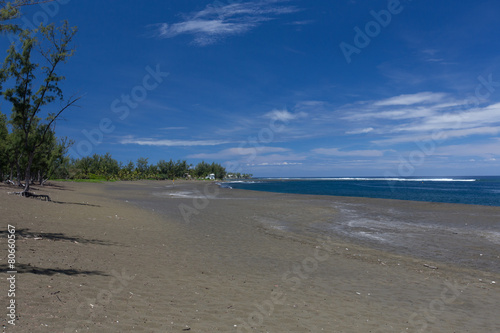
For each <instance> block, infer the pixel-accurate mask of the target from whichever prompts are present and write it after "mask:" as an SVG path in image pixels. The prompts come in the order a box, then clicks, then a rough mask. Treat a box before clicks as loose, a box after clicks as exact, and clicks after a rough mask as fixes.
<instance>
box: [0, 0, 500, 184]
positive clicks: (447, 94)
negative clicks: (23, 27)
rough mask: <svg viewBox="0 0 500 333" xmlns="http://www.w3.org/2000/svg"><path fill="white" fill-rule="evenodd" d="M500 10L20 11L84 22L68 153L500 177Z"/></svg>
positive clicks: (457, 4)
mask: <svg viewBox="0 0 500 333" xmlns="http://www.w3.org/2000/svg"><path fill="white" fill-rule="evenodd" d="M499 12H500V3H499V2H498V1H494V0H492V1H481V0H480V1H477V0H474V1H473V0H466V1H456V0H455V1H452V0H442V1H423V0H420V1H418V0H413V1H410V0H401V1H396V0H390V1H373V0H370V1H368V0H365V1H362V0H338V1H331V0H329V1H326V0H325V1H321V0H318V1H311V0H308V1H305V0H255V1H239V0H217V1H201V0H169V1H164V0H161V1H160V0H148V1H146V0H144V1H132V0H121V1H95V0H85V1H77V0H59V1H58V2H56V3H52V4H50V5H46V6H45V7H40V6H35V7H32V8H30V9H29V10H28V11H26V16H25V19H24V23H23V24H26V22H35V23H37V22H40V21H50V22H52V21H55V22H58V21H60V20H63V19H67V20H68V21H69V22H70V24H71V25H76V26H78V28H79V32H78V34H77V37H76V40H75V44H76V46H77V51H76V54H75V56H74V57H73V58H71V59H70V61H69V62H68V63H67V64H66V65H65V66H64V67H63V68H62V69H61V73H62V74H64V75H66V77H67V80H66V81H65V82H64V85H63V86H64V90H65V93H66V96H68V97H69V96H71V95H72V94H75V93H76V94H81V95H84V97H83V99H82V100H81V101H80V102H79V103H78V104H79V107H78V108H74V109H72V110H69V111H67V112H66V113H65V114H64V118H65V120H64V121H59V122H58V124H57V133H58V135H59V136H68V137H70V138H72V139H73V140H75V145H74V146H73V149H72V151H71V154H72V156H73V157H79V156H84V155H88V154H94V153H99V154H103V153H106V152H111V153H112V155H113V157H114V158H116V159H118V160H120V161H123V162H125V163H127V162H128V161H130V160H132V161H135V160H136V159H137V158H139V157H149V160H150V162H152V163H155V162H157V161H158V160H160V159H166V160H169V159H170V158H172V159H174V160H177V159H187V160H188V161H190V162H191V163H194V164H195V163H197V162H199V161H201V160H205V161H216V162H219V163H223V164H224V165H226V167H227V168H228V169H229V170H231V171H236V172H244V173H252V174H254V176H275V177H276V176H277V177H279V176H282V177H291V176H432V175H435V176H443V175H448V176H456V175H496V174H498V169H499V166H500V138H499V133H500V61H499V60H500V59H499V58H500V45H499V41H498V40H499V39H498V35H497V32H498V31H500V20H498V13H499ZM6 43H7V39H5V38H4V39H3V40H2V45H5V46H2V47H3V48H4V49H5V47H6ZM1 107H2V110H3V111H5V107H6V105H5V102H3V103H2V105H1Z"/></svg>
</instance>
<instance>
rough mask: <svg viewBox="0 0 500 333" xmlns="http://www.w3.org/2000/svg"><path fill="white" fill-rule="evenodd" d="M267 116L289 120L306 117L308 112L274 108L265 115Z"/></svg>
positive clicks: (273, 118) (284, 120) (279, 119)
mask: <svg viewBox="0 0 500 333" xmlns="http://www.w3.org/2000/svg"><path fill="white" fill-rule="evenodd" d="M264 117H265V118H270V119H272V120H277V121H282V122H289V121H290V120H294V119H299V118H305V117H307V113H305V112H298V113H290V112H288V111H287V110H273V111H271V112H268V113H266V114H265V115H264Z"/></svg>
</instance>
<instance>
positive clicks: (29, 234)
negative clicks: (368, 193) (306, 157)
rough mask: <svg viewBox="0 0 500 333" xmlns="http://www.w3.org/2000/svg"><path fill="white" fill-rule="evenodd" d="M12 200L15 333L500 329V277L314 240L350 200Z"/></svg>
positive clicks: (255, 196) (173, 189)
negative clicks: (312, 228)
mask: <svg viewBox="0 0 500 333" xmlns="http://www.w3.org/2000/svg"><path fill="white" fill-rule="evenodd" d="M12 190H13V189H12V188H11V187H7V186H5V185H0V214H1V216H2V225H1V226H0V244H1V245H0V252H2V255H1V256H0V258H1V260H0V267H1V268H2V271H3V272H5V271H7V270H8V266H7V234H8V233H7V226H8V224H11V225H13V226H15V228H16V237H17V242H16V256H17V258H16V259H17V263H16V270H17V272H18V273H17V274H16V296H15V301H16V315H17V318H16V321H15V324H16V325H15V326H12V325H10V324H9V323H8V322H7V320H8V317H7V309H6V307H7V306H8V302H9V299H10V298H8V297H7V293H8V289H9V284H8V281H7V280H6V278H7V277H8V275H7V274H6V273H2V276H3V278H2V279H1V280H2V281H0V295H1V297H0V303H2V308H3V309H4V311H3V314H0V318H2V322H1V323H2V325H3V330H4V331H5V332H185V331H190V332H377V333H381V332H397V333H400V332H474V333H480V332H488V333H489V332H500V316H499V311H498V304H500V291H499V287H498V284H499V283H500V276H499V274H498V273H494V272H487V271H480V270H474V269H472V268H467V267H458V266H453V265H451V264H450V265H447V264H445V263H443V262H431V261H429V260H424V259H419V258H412V257H410V256H402V255H397V254H394V253H389V252H385V251H380V250H376V249H373V248H370V247H368V246H365V245H363V244H359V243H356V244H354V243H351V242H349V241H348V240H347V239H345V238H344V239H343V238H341V237H334V236H332V235H330V237H327V236H326V235H324V236H319V237H318V236H317V234H315V233H312V232H308V230H309V229H308V225H309V223H310V222H311V221H315V222H322V221H326V220H328V219H332V218H335V214H337V213H338V212H336V210H335V208H332V206H331V205H326V204H325V202H327V201H328V202H334V201H335V200H340V198H335V197H328V198H326V197H321V198H318V197H315V196H303V195H289V194H275V193H257V192H252V191H241V190H230V189H219V188H218V187H217V186H215V185H214V184H207V183H200V182H177V181H176V183H175V186H173V185H172V182H133V183H132V182H118V183H106V184H89V183H56V184H55V186H49V187H45V188H41V189H39V190H38V191H36V192H37V193H39V194H49V195H50V196H51V198H52V200H53V202H43V201H40V200H36V199H25V198H20V197H17V196H13V195H7V192H9V191H12ZM349 200H357V201H365V202H368V201H370V200H371V199H349ZM370 202H373V201H370ZM398 204H399V205H403V204H402V203H397V202H391V203H390V205H398ZM451 206H452V205H447V206H446V207H451ZM405 207H406V208H405V209H411V207H410V208H407V206H405ZM441 207H445V206H441ZM499 209H500V208H499ZM287 220H290V221H292V220H293V221H302V222H303V223H302V224H300V223H295V224H293V225H294V227H293V228H289V227H287V225H284V224H283V221H287ZM479 250H480V249H479ZM424 265H428V266H431V267H432V266H437V267H439V268H438V269H432V268H431V267H427V266H424ZM493 281H495V282H496V283H492V282H493Z"/></svg>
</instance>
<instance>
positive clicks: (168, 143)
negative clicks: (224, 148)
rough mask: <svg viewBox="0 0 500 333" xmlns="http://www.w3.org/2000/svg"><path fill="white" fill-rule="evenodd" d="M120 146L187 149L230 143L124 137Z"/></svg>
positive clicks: (120, 141)
mask: <svg viewBox="0 0 500 333" xmlns="http://www.w3.org/2000/svg"><path fill="white" fill-rule="evenodd" d="M118 142H119V143H120V144H123V145H127V144H135V145H139V146H156V147H189V146H218V145H223V144H227V143H230V142H228V141H222V140H158V139H152V138H139V139H136V138H134V137H130V136H129V137H125V138H122V139H120V140H119V141H118Z"/></svg>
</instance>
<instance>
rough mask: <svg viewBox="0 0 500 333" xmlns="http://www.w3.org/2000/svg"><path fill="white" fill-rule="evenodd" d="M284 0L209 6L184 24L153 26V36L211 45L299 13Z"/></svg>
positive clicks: (189, 17) (190, 16) (187, 18)
mask: <svg viewBox="0 0 500 333" xmlns="http://www.w3.org/2000/svg"><path fill="white" fill-rule="evenodd" d="M283 2H287V0H260V1H248V2H241V3H233V4H227V5H223V6H215V5H208V6H207V7H205V9H203V10H201V11H198V12H194V13H191V14H189V15H188V16H187V17H186V18H185V20H184V21H181V22H177V23H173V24H169V23H160V24H156V25H153V26H154V27H155V35H156V36H157V37H160V38H173V37H176V36H179V35H191V36H193V38H194V40H193V43H194V44H195V45H198V46H205V45H210V44H213V43H215V42H217V41H218V40H220V39H223V38H225V37H228V36H234V35H240V34H243V33H246V32H248V31H250V30H252V29H255V28H256V27H258V26H259V25H261V24H262V23H263V22H265V21H269V20H273V19H275V18H276V17H278V16H280V15H284V14H290V13H293V12H296V11H298V9H297V8H296V7H295V6H287V5H283V4H282V3H283Z"/></svg>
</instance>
